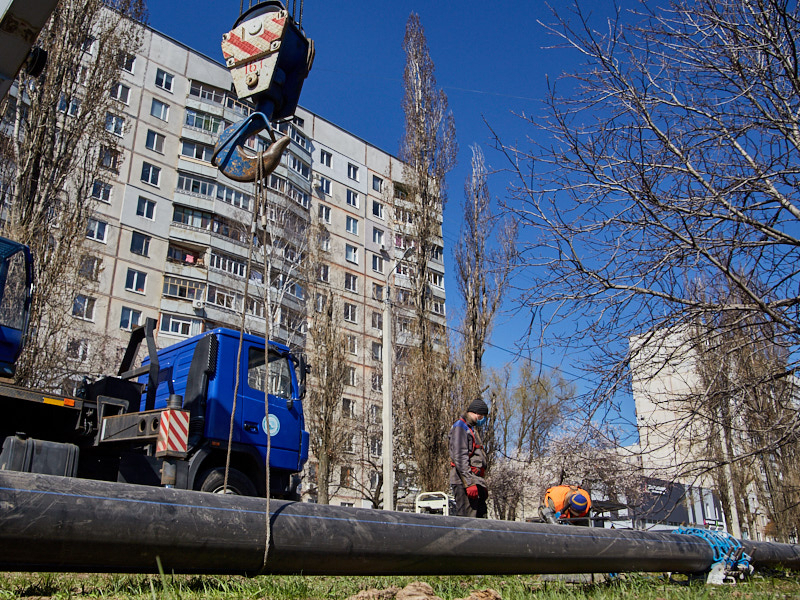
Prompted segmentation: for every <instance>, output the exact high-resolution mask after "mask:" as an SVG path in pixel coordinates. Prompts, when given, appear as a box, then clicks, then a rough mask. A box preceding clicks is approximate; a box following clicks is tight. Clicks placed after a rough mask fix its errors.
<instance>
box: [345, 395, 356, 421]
mask: <svg viewBox="0 0 800 600" xmlns="http://www.w3.org/2000/svg"><path fill="white" fill-rule="evenodd" d="M342 416H343V417H348V418H350V419H354V418H355V416H356V402H355V400H350V398H342Z"/></svg>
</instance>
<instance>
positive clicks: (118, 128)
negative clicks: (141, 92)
mask: <svg viewBox="0 0 800 600" xmlns="http://www.w3.org/2000/svg"><path fill="white" fill-rule="evenodd" d="M106 131H108V132H109V133H113V134H114V135H117V136H119V137H122V134H123V133H125V117H120V116H119V115H114V114H111V113H106Z"/></svg>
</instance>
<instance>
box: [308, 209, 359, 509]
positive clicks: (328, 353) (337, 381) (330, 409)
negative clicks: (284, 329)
mask: <svg viewBox="0 0 800 600" xmlns="http://www.w3.org/2000/svg"><path fill="white" fill-rule="evenodd" d="M327 235H328V233H327V231H326V230H325V228H324V226H322V225H321V224H320V223H315V224H314V225H313V226H312V227H311V228H310V232H309V240H310V243H309V247H308V257H307V260H306V261H305V263H304V265H305V268H304V279H305V280H306V290H305V292H306V305H307V307H308V311H307V312H308V317H309V325H308V343H307V346H306V350H307V353H308V358H309V364H311V366H312V371H311V373H312V376H311V380H310V381H309V386H308V393H307V399H306V402H305V418H306V427H307V428H308V432H309V438H310V440H309V441H310V446H311V451H312V452H313V454H314V456H315V457H316V459H317V469H316V483H317V502H319V503H320V504H328V502H329V500H330V485H331V481H332V479H333V478H332V473H333V468H334V467H335V466H336V465H337V464H338V463H339V462H340V459H341V457H342V454H343V453H344V451H345V448H346V443H347V436H348V435H352V434H351V432H350V429H351V428H350V427H349V423H348V419H346V417H347V416H348V415H344V414H342V391H343V390H344V384H345V381H346V378H347V359H346V355H345V348H346V345H345V338H344V333H343V328H342V316H341V310H342V305H341V302H340V301H339V299H338V298H337V296H336V295H335V294H334V291H333V289H332V288H331V286H329V285H327V284H326V283H324V281H323V279H327V278H325V277H321V271H320V269H326V268H328V267H327V261H326V260H325V258H324V256H323V253H324V251H323V250H322V243H323V241H324V239H325V237H326V236H327Z"/></svg>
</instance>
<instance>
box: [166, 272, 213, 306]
mask: <svg viewBox="0 0 800 600" xmlns="http://www.w3.org/2000/svg"><path fill="white" fill-rule="evenodd" d="M205 291H206V284H205V283H203V282H202V281H193V280H191V279H181V278H179V277H170V276H169V275H165V276H164V288H163V290H162V293H163V294H164V295H165V296H173V297H175V298H183V299H185V300H202V299H203V298H204V297H205Z"/></svg>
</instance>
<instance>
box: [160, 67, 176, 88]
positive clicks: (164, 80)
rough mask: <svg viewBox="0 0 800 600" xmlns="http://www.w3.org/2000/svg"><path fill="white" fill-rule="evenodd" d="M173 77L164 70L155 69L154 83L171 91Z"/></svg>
mask: <svg viewBox="0 0 800 600" xmlns="http://www.w3.org/2000/svg"><path fill="white" fill-rule="evenodd" d="M173 79H174V78H173V76H172V75H171V74H169V73H167V72H166V71H162V70H161V69H157V70H156V85H157V86H158V87H160V88H161V89H162V90H167V91H168V92H171V91H172V80H173Z"/></svg>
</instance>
